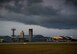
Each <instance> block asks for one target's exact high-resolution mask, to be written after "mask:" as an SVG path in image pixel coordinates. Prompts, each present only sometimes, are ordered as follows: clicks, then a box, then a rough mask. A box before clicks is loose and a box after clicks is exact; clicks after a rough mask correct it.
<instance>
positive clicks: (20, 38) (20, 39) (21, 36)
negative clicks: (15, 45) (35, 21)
mask: <svg viewBox="0 0 77 54" xmlns="http://www.w3.org/2000/svg"><path fill="white" fill-rule="evenodd" d="M19 41H20V42H24V31H21V32H20V35H19Z"/></svg>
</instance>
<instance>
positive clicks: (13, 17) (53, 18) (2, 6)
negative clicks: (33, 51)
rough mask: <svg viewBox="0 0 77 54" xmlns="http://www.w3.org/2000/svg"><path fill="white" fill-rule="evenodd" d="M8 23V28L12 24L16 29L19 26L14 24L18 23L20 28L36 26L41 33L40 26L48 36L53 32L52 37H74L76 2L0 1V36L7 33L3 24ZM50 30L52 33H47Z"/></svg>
mask: <svg viewBox="0 0 77 54" xmlns="http://www.w3.org/2000/svg"><path fill="white" fill-rule="evenodd" d="M9 21H10V22H12V23H7V24H8V26H9V25H12V24H13V26H14V27H16V26H19V25H17V24H16V23H19V24H21V26H22V27H24V26H28V27H33V28H34V27H35V26H36V29H38V30H40V31H42V30H41V29H39V28H38V27H39V26H40V27H42V29H47V32H46V33H47V34H49V35H51V34H50V33H52V32H53V33H54V35H55V34H56V35H59V34H60V35H72V36H74V37H76V36H77V33H76V32H77V0H0V22H2V23H0V25H2V26H0V29H2V28H3V29H2V30H0V34H3V33H4V32H2V31H7V28H5V27H7V25H6V23H4V24H3V22H9ZM15 21H16V23H14V22H15ZM23 24H24V25H23ZM30 25H32V26H30ZM4 28H5V29H4ZM10 28H11V27H10ZM50 30H51V31H52V32H49V31H50ZM54 31H58V32H54ZM59 31H61V32H64V33H61V32H59ZM66 31H67V32H68V33H67V34H66ZM7 33H8V32H7ZM36 33H38V32H36ZM36 33H35V34H36ZM44 33H45V32H43V33H42V34H44ZM40 34H41V32H40ZM7 35H8V34H7Z"/></svg>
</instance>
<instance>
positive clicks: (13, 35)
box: [11, 28, 16, 41]
mask: <svg viewBox="0 0 77 54" xmlns="http://www.w3.org/2000/svg"><path fill="white" fill-rule="evenodd" d="M11 30H12V40H13V41H15V30H16V29H15V28H12V29H11Z"/></svg>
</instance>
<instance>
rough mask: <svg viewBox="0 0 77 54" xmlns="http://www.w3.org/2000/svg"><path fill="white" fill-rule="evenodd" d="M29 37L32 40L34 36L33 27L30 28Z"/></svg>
mask: <svg viewBox="0 0 77 54" xmlns="http://www.w3.org/2000/svg"><path fill="white" fill-rule="evenodd" d="M29 37H30V38H29V41H30V42H31V41H32V38H33V29H29Z"/></svg>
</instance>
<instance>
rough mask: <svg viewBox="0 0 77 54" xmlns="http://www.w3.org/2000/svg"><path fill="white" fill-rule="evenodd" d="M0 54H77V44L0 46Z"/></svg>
mask: <svg viewBox="0 0 77 54" xmlns="http://www.w3.org/2000/svg"><path fill="white" fill-rule="evenodd" d="M0 54H77V43H51V44H0Z"/></svg>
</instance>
